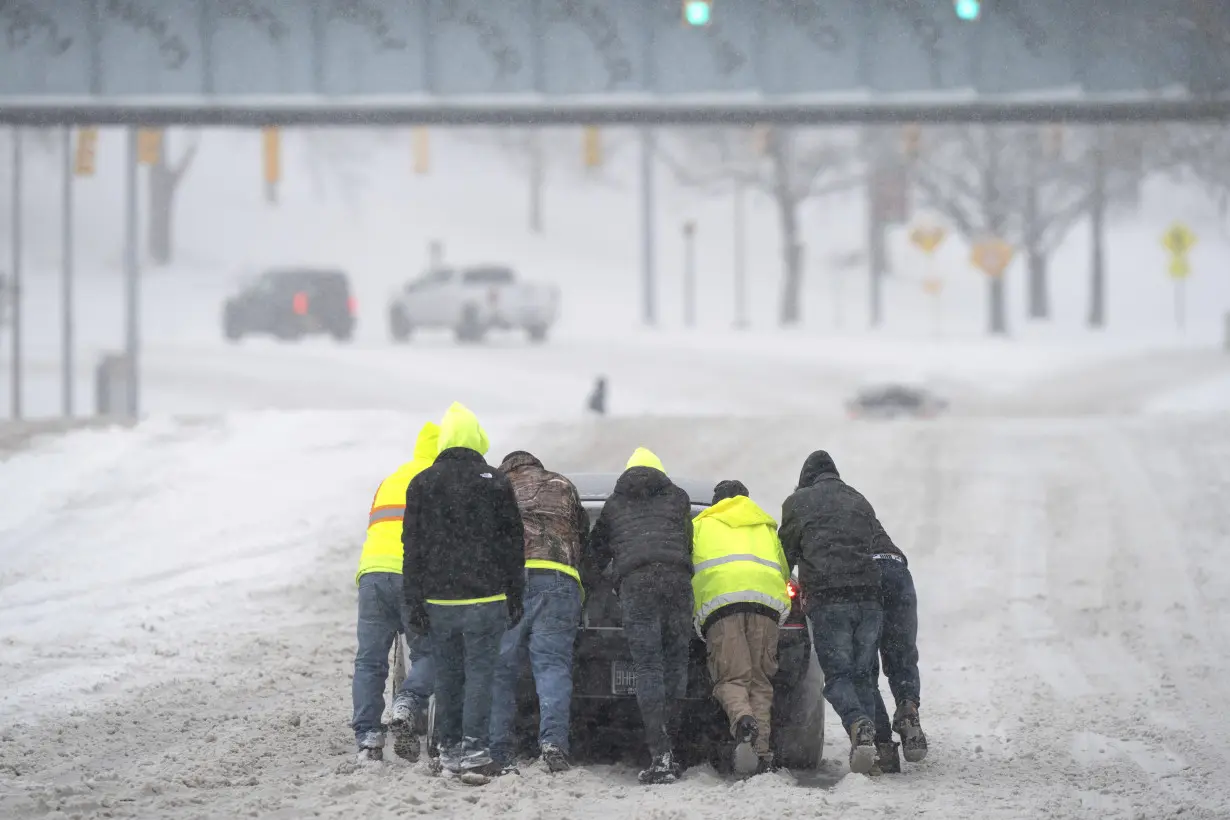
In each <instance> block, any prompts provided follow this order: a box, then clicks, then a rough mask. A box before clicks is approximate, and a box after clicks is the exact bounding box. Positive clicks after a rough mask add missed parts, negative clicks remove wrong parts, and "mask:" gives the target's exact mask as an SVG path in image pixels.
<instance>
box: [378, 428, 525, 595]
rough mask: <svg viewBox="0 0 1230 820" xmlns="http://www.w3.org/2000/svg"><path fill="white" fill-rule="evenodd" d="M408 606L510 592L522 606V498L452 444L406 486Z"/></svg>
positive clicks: (473, 453) (404, 541)
mask: <svg viewBox="0 0 1230 820" xmlns="http://www.w3.org/2000/svg"><path fill="white" fill-rule="evenodd" d="M401 542H402V547H403V559H402V561H403V563H402V584H403V585H404V588H405V595H406V605H407V606H409V607H410V608H411V609H412V610H416V609H420V608H421V607H422V606H423V604H424V603H425V602H426V601H429V600H444V601H461V600H470V599H473V598H489V597H492V596H495V595H501V594H503V595H507V596H508V599H509V603H510V605H515V606H516V607H517V608H520V605H521V598H522V588H523V586H524V576H523V571H524V563H525V534H524V530H523V528H522V525H521V513H520V511H519V510H518V509H517V497H516V495H515V494H514V493H513V488H512V485H511V484H509V483H508V479H507V478H505V477H504V474H503V473H501V472H500V471H499V470H497V469H495V468H494V467H491V466H490V465H488V464H487V462H486V461H484V460H483V457H482V456H481V455H479V453H478V452H477V451H475V450H470V449H466V448H464V447H452V448H449V449H447V450H444V451H443V452H441V453H440V455H439V456H437V457H436V462H435V464H433V465H432V466H430V467H428V468H427V469H426V470H424V471H423V472H421V473H419V474H418V475H417V476H415V477H414V480H413V481H411V482H410V486H409V487H407V488H406V514H405V517H404V518H403V519H402V535H401Z"/></svg>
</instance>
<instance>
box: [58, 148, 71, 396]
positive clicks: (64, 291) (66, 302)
mask: <svg viewBox="0 0 1230 820" xmlns="http://www.w3.org/2000/svg"><path fill="white" fill-rule="evenodd" d="M62 205H63V207H64V213H63V216H62V221H61V226H60V231H61V232H60V254H61V257H60V264H61V273H62V275H63V279H62V281H61V290H60V332H61V336H60V346H61V350H60V357H61V362H62V365H63V368H64V374H63V378H64V381H63V384H62V392H61V399H62V401H63V409H64V415H65V417H71V416H72V415H73V370H74V368H73V129H72V127H71V126H67V125H66V126H64V198H63V202H62Z"/></svg>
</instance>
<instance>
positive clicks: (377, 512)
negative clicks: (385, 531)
mask: <svg viewBox="0 0 1230 820" xmlns="http://www.w3.org/2000/svg"><path fill="white" fill-rule="evenodd" d="M405 517H406V505H405V504H385V505H384V506H381V507H372V511H371V513H369V514H368V516H367V526H369V527H370V526H372V525H373V524H381V523H384V522H386V521H401V520H402V519H403V518H405Z"/></svg>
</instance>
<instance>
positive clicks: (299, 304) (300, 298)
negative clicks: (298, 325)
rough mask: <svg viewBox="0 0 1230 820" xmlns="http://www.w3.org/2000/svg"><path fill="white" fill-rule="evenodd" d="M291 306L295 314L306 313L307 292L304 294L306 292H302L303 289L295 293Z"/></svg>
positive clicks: (301, 314) (302, 314)
mask: <svg viewBox="0 0 1230 820" xmlns="http://www.w3.org/2000/svg"><path fill="white" fill-rule="evenodd" d="M291 307H292V308H293V309H294V311H295V314H296V315H298V316H304V315H306V314H307V307H308V303H307V294H306V293H304V292H303V291H300V292H299V293H296V294H295V299H294V301H293V302H292V303H291Z"/></svg>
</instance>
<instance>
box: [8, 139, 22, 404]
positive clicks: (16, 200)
mask: <svg viewBox="0 0 1230 820" xmlns="http://www.w3.org/2000/svg"><path fill="white" fill-rule="evenodd" d="M21 137H22V134H21V126H20V125H15V126H13V180H12V181H13V191H12V196H13V213H12V233H13V244H12V252H13V257H12V265H13V271H12V274H11V277H10V278H11V285H10V288H9V299H10V301H11V302H12V305H13V307H12V316H11V317H10V327H9V329H10V330H11V331H12V334H13V337H12V339H13V341H12V347H13V350H12V356H13V367H12V373H11V374H10V375H11V376H12V379H13V387H12V394H11V396H10V398H11V400H12V402H13V404H12V416H13V419H14V420H15V421H16V420H20V419H21V413H22V407H21V231H22V225H21V188H22V184H21V182H22V180H21V165H22V155H21V147H22V146H21Z"/></svg>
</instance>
